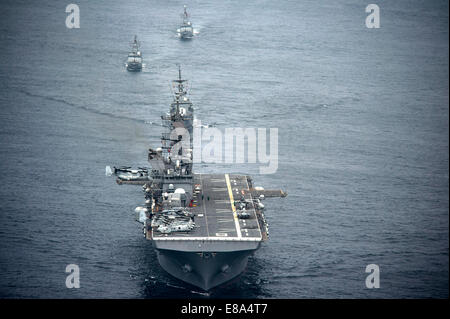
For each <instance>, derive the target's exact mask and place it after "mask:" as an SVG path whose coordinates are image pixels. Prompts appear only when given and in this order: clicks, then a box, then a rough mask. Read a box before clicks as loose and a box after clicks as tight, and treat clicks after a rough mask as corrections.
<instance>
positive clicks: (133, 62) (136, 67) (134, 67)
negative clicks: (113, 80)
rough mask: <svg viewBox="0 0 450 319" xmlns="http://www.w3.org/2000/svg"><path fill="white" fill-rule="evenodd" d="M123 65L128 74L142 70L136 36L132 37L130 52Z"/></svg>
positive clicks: (140, 53) (140, 54)
mask: <svg viewBox="0 0 450 319" xmlns="http://www.w3.org/2000/svg"><path fill="white" fill-rule="evenodd" d="M125 65H126V68H127V70H128V71H130V72H139V71H141V70H142V52H141V49H140V44H139V42H138V40H137V36H134V40H133V42H132V44H131V51H130V53H128V58H127V62H126V64H125Z"/></svg>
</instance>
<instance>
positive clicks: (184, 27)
mask: <svg viewBox="0 0 450 319" xmlns="http://www.w3.org/2000/svg"><path fill="white" fill-rule="evenodd" d="M178 35H179V37H180V39H192V38H193V37H194V27H193V26H192V23H191V21H190V20H189V14H188V13H187V9H186V6H184V12H183V21H182V23H181V26H180V28H179V29H178Z"/></svg>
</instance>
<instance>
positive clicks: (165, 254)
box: [156, 249, 255, 291]
mask: <svg viewBox="0 0 450 319" xmlns="http://www.w3.org/2000/svg"><path fill="white" fill-rule="evenodd" d="M156 252H157V256H158V261H159V264H160V265H161V267H162V268H163V269H164V270H165V271H167V272H168V273H169V274H170V275H172V276H174V277H175V278H177V279H180V280H182V281H184V282H187V283H189V284H191V285H193V286H196V287H198V288H201V289H203V290H205V291H209V290H211V289H212V288H215V287H217V286H220V285H222V284H225V283H227V282H228V281H230V280H232V279H233V278H235V277H237V276H239V275H240V274H241V273H242V272H243V271H244V270H245V268H246V267H247V261H248V257H249V256H250V255H252V254H253V253H254V252H255V250H240V251H230V252H217V253H211V252H181V251H174V250H165V249H157V250H156Z"/></svg>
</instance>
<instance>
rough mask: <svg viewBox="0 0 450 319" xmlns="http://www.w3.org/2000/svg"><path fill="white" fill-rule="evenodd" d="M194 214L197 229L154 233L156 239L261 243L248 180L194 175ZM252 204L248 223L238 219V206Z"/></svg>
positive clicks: (224, 176) (243, 177)
mask: <svg viewBox="0 0 450 319" xmlns="http://www.w3.org/2000/svg"><path fill="white" fill-rule="evenodd" d="M194 185H195V188H194V189H197V191H196V192H195V193H196V194H194V200H193V203H192V212H193V213H194V214H195V215H194V222H195V227H194V228H193V229H192V230H190V231H189V232H172V233H170V234H162V233H159V232H153V239H156V240H158V239H160V240H162V239H163V238H167V239H169V238H177V239H182V238H186V239H189V240H192V239H194V238H195V239H197V238H198V239H218V240H220V239H223V240H230V239H231V240H232V239H237V240H244V241H245V240H246V239H247V240H261V239H262V235H261V230H260V226H259V223H258V219H257V214H256V211H255V208H254V206H253V199H252V195H251V192H250V191H249V185H248V180H247V176H245V175H234V174H194ZM239 201H244V202H248V203H249V204H248V205H247V207H246V213H247V214H248V215H249V217H248V218H246V219H240V218H239V217H238V208H237V207H236V205H235V202H239Z"/></svg>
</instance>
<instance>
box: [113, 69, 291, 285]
mask: <svg viewBox="0 0 450 319" xmlns="http://www.w3.org/2000/svg"><path fill="white" fill-rule="evenodd" d="M172 86H173V93H174V96H173V102H172V103H171V105H170V109H169V112H167V113H165V114H164V115H162V116H161V120H162V124H163V127H164V128H165V131H164V132H162V135H161V146H159V147H157V148H149V149H148V162H149V164H150V167H138V168H137V169H132V168H131V167H130V166H119V167H113V168H110V167H107V173H108V174H110V175H113V174H114V175H115V176H116V177H117V179H116V181H117V183H118V184H133V185H142V190H143V193H144V199H143V205H142V206H139V207H136V209H135V212H136V219H137V220H138V221H139V222H140V223H142V225H143V233H144V236H145V238H146V239H147V240H149V241H150V242H151V244H152V246H153V248H154V249H155V250H156V255H157V258H158V261H159V264H160V265H161V267H162V268H163V269H164V270H166V271H167V272H168V273H169V274H171V275H172V276H174V277H176V278H178V279H180V280H182V281H184V282H187V283H189V284H191V285H194V286H196V287H199V288H201V289H203V290H205V291H208V290H211V289H212V288H214V287H217V286H220V285H222V284H224V283H226V282H228V281H230V280H231V279H233V278H235V277H237V276H238V275H240V274H241V273H242V272H243V271H244V269H245V268H246V266H247V262H248V257H249V256H250V255H252V254H253V253H254V252H255V251H256V250H257V249H258V248H259V247H260V246H261V243H262V242H264V241H266V240H267V239H268V236H269V228H268V224H267V220H266V218H265V215H264V204H263V203H262V200H264V199H266V198H268V197H285V196H286V195H287V194H286V193H285V192H283V191H282V190H264V189H263V188H261V187H255V186H254V184H253V180H252V178H251V177H250V176H248V175H241V174H230V173H226V174H203V173H202V174H200V173H195V172H194V170H193V168H194V167H193V158H192V152H193V138H192V137H193V128H194V107H193V104H192V103H191V101H190V99H189V97H188V94H187V81H186V80H184V79H182V77H181V68H179V70H178V79H176V80H174V81H173V82H172ZM183 132H187V133H189V134H183ZM186 136H189V137H188V138H187V137H186ZM183 138H184V140H183Z"/></svg>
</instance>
